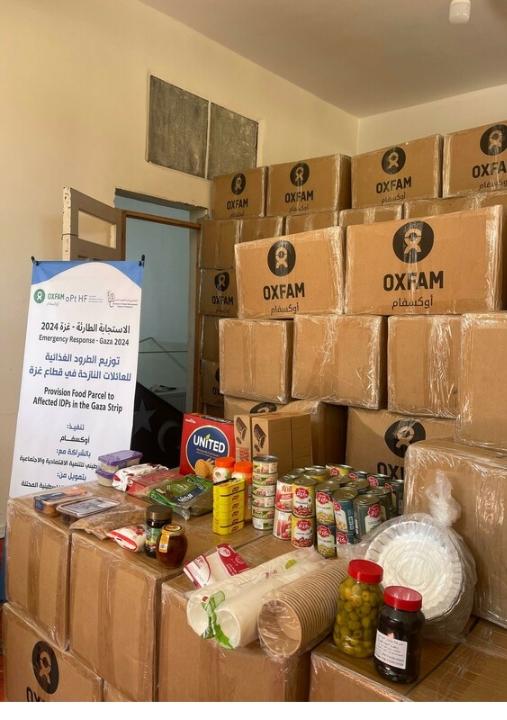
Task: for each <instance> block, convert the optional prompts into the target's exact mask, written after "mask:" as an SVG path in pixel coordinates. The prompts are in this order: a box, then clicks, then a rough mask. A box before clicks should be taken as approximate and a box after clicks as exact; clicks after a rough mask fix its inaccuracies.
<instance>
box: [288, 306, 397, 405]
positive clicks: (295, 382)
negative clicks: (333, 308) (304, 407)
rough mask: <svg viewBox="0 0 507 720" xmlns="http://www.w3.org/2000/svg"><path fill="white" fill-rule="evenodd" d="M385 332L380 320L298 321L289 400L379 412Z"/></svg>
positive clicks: (326, 317) (363, 317)
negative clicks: (296, 399) (292, 397)
mask: <svg viewBox="0 0 507 720" xmlns="http://www.w3.org/2000/svg"><path fill="white" fill-rule="evenodd" d="M386 329H387V327H386V321H385V318H383V317H380V316H370V315H361V316H359V315H355V316H352V315H322V316H318V317H317V316H311V315H299V316H297V317H296V318H295V320H294V356H293V377H292V395H293V396H294V397H295V398H300V399H304V400H322V401H324V402H329V403H335V404H337V405H351V406H357V407H364V408H369V409H378V408H380V407H382V405H383V403H384V400H385V390H386V378H385V372H386V340H387V337H386V336H387V333H386Z"/></svg>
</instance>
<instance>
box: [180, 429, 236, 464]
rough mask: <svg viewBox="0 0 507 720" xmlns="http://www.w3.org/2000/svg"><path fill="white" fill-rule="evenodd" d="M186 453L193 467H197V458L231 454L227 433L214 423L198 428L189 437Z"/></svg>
mask: <svg viewBox="0 0 507 720" xmlns="http://www.w3.org/2000/svg"><path fill="white" fill-rule="evenodd" d="M186 455H187V460H188V464H189V465H191V466H192V467H195V463H196V462H197V460H201V459H203V460H208V459H209V458H216V457H223V456H225V455H229V440H228V439H227V435H226V434H225V433H224V432H223V431H222V430H219V429H218V428H216V427H213V426H212V425H203V427H200V428H196V429H195V430H194V431H193V432H192V433H190V435H189V437H188V440H187V447H186Z"/></svg>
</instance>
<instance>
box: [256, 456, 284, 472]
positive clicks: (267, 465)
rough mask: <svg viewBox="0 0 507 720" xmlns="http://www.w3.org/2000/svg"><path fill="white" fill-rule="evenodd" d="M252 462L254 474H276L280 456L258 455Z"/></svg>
mask: <svg viewBox="0 0 507 720" xmlns="http://www.w3.org/2000/svg"><path fill="white" fill-rule="evenodd" d="M252 464H253V472H254V474H257V473H260V474H261V475H276V474H277V473H278V458H277V457H276V456H275V455H256V456H255V457H254V458H253V460H252Z"/></svg>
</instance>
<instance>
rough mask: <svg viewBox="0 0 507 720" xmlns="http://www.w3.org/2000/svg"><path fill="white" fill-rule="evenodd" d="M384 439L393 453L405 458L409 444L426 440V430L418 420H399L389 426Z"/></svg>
mask: <svg viewBox="0 0 507 720" xmlns="http://www.w3.org/2000/svg"><path fill="white" fill-rule="evenodd" d="M384 440H385V443H386V445H387V447H388V448H389V450H390V451H391V452H392V453H394V454H395V455H397V456H398V457H401V458H403V457H405V453H406V452H407V450H408V447H409V445H412V443H415V442H420V441H421V440H426V430H425V429H424V427H423V425H421V423H420V422H418V421H417V420H411V419H408V418H407V420H397V421H396V422H395V423H393V424H392V425H390V426H389V427H388V428H387V430H386V432H385V435H384Z"/></svg>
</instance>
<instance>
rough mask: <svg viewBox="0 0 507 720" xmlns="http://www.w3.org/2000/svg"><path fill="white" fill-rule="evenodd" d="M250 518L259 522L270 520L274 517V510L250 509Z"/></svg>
mask: <svg viewBox="0 0 507 720" xmlns="http://www.w3.org/2000/svg"><path fill="white" fill-rule="evenodd" d="M252 517H256V518H257V519H261V520H271V521H273V518H274V517H275V508H274V507H272V508H252Z"/></svg>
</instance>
